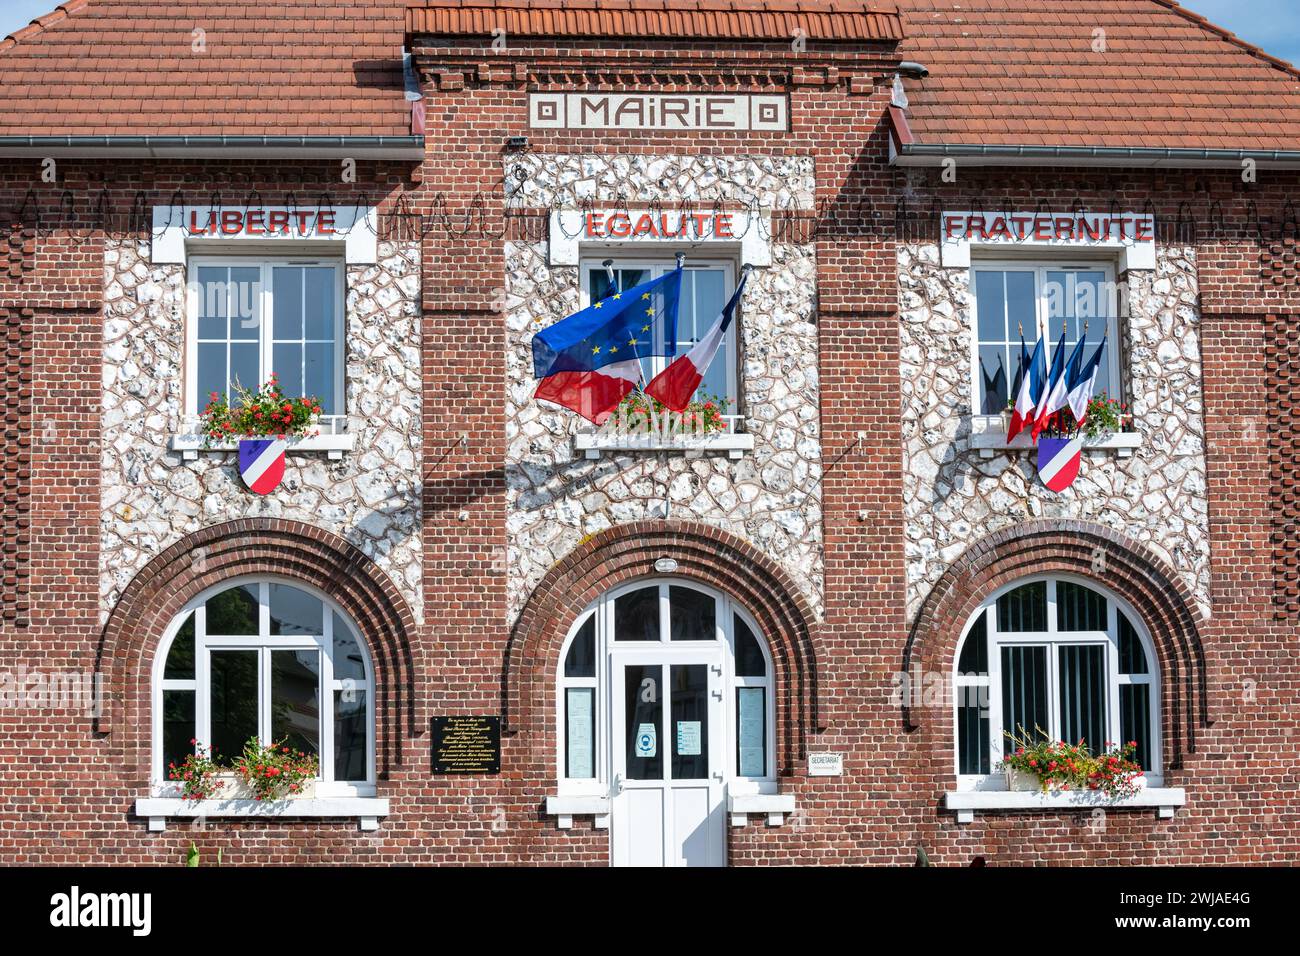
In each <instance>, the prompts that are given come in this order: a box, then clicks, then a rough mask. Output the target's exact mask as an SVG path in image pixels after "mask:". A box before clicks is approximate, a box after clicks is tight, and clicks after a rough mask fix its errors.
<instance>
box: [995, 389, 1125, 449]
mask: <svg viewBox="0 0 1300 956" xmlns="http://www.w3.org/2000/svg"><path fill="white" fill-rule="evenodd" d="M1015 407H1016V403H1015V400H1014V399H1011V400H1008V401H1007V411H1008V412H1012V411H1015ZM1132 424H1133V416H1132V414H1131V413H1130V412H1129V410H1128V405H1127V404H1125V403H1124V402H1121V401H1120V400H1119V399H1118V398H1111V397H1110V396H1109V395H1107V394H1106V392H1105V391H1103V392H1101V394H1099V395H1094V396H1093V397H1092V398H1091V399H1090V400H1089V401H1088V411H1087V412H1086V413H1084V421H1083V433H1084V434H1085V435H1087V436H1088V437H1089V438H1096V437H1097V436H1098V435H1113V434H1117V433H1119V432H1122V431H1123V430H1124V429H1125V428H1126V427H1128V426H1129V425H1132ZM1078 430H1079V423H1078V422H1077V421H1076V420H1075V417H1074V412H1072V411H1071V410H1070V408H1069V406H1066V407H1065V408H1062V409H1060V410H1059V411H1056V412H1053V413H1052V414H1051V416H1049V417H1048V419H1047V429H1046V431H1047V433H1048V434H1049V435H1072V434H1074V433H1075V432H1077V431H1078Z"/></svg>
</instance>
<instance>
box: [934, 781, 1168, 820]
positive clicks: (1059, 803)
mask: <svg viewBox="0 0 1300 956" xmlns="http://www.w3.org/2000/svg"><path fill="white" fill-rule="evenodd" d="M1186 803H1187V791H1185V790H1183V788H1182V787H1147V788H1144V789H1142V790H1139V791H1138V792H1137V793H1135V794H1133V795H1131V796H1127V797H1108V796H1106V795H1105V794H1104V793H1101V792H1099V791H1096V790H1050V791H1047V792H1043V791H1041V790H1037V789H1035V790H1032V791H1025V790H954V791H952V792H950V793H948V794H947V795H946V796H945V798H944V806H945V807H947V808H948V809H949V810H953V811H955V812H956V814H957V822H958V823H973V822H974V821H975V814H976V813H987V812H993V811H996V812H1011V813H1075V812H1078V811H1080V810H1093V809H1101V810H1140V809H1148V808H1152V807H1154V808H1155V810H1156V815H1157V816H1158V817H1160V818H1162V819H1165V818H1169V817H1172V816H1173V815H1174V812H1175V811H1176V810H1177V809H1178V808H1179V807H1181V806H1185V805H1186Z"/></svg>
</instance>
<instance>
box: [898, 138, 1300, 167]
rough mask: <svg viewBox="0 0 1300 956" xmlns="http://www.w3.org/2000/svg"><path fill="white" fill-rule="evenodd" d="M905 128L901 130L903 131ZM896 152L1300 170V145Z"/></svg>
mask: <svg viewBox="0 0 1300 956" xmlns="http://www.w3.org/2000/svg"><path fill="white" fill-rule="evenodd" d="M899 132H901V131H899ZM891 152H892V153H894V155H893V156H892V157H891V159H892V162H893V163H895V164H896V165H898V166H941V165H943V163H944V161H945V160H949V159H955V160H959V161H960V162H962V163H964V164H965V165H968V166H1114V167H1121V166H1127V167H1145V168H1152V169H1161V168H1163V169H1241V168H1242V165H1243V164H1244V163H1245V162H1246V160H1253V161H1254V162H1255V164H1256V165H1257V166H1258V167H1261V168H1274V169H1300V150H1289V149H1259V150H1250V149H1164V148H1147V147H1132V146H963V145H956V144H942V143H907V142H901V143H898V144H897V146H896V147H895V149H894V150H891Z"/></svg>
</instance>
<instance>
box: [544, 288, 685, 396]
mask: <svg viewBox="0 0 1300 956" xmlns="http://www.w3.org/2000/svg"><path fill="white" fill-rule="evenodd" d="M681 291H682V269H681V267H680V266H678V267H677V268H676V269H674V270H672V271H671V272H666V273H664V274H663V275H661V276H660V277H659V278H657V279H651V280H650V281H649V282H643V283H641V284H640V285H638V286H633V287H632V288H630V289H625V290H624V291H622V292H615V293H613V294H612V295H610V296H608V297H607V298H604V299H601V300H600V301H598V302H593V303H592V304H591V305H589V306H588V307H587V308H585V309H583V310H582V311H581V312H575V313H574V314H573V315H571V316H569V317H568V318H567V319H561V320H560V321H559V322H556V323H555V324H554V325H552V326H549V327H547V328H545V329H542V331H540V332H538V333H537V334H536V335H534V336H533V375H534V376H536V377H537V378H546V377H548V376H551V375H555V374H557V373H559V372H592V371H595V370H596V369H598V368H603V367H604V366H606V365H613V364H614V363H616V362H626V361H628V360H629V359H639V358H645V357H646V356H647V355H673V354H675V353H676V350H677V304H678V300H679V299H680V298H681Z"/></svg>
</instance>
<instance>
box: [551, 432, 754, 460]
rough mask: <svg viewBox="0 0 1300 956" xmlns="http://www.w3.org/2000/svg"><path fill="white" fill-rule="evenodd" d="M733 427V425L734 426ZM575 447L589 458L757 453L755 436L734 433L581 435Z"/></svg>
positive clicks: (740, 455) (698, 456)
mask: <svg viewBox="0 0 1300 956" xmlns="http://www.w3.org/2000/svg"><path fill="white" fill-rule="evenodd" d="M733 427H734V424H733ZM573 447H574V450H575V451H580V452H582V453H583V454H584V456H585V457H587V458H592V459H596V458H599V457H600V456H601V455H603V454H607V453H609V454H619V453H627V452H632V453H637V452H660V451H666V452H681V453H683V454H685V455H686V457H687V458H700V457H702V456H703V455H704V454H706V453H722V452H726V454H727V457H728V458H743V457H744V456H745V452H749V451H753V450H754V436H753V435H750V434H747V433H745V432H737V431H733V430H731V429H728V430H727V431H722V432H711V433H708V434H705V435H665V434H663V433H656V432H644V433H632V434H620V433H619V432H617V431H609V432H605V431H596V432H580V433H578V434H577V435H574V436H573Z"/></svg>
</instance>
